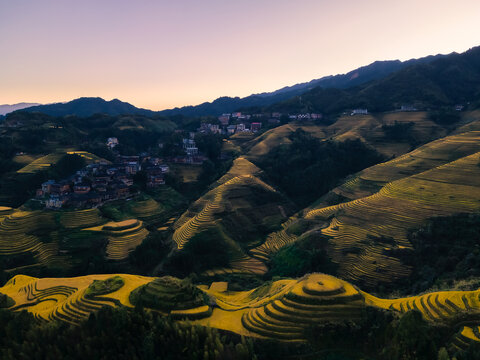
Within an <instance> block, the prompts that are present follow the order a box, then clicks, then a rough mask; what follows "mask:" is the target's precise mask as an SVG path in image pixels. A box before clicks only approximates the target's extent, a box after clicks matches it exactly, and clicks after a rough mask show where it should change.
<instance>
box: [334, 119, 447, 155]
mask: <svg viewBox="0 0 480 360" xmlns="http://www.w3.org/2000/svg"><path fill="white" fill-rule="evenodd" d="M395 122H397V123H400V124H407V123H413V126H412V137H414V138H415V139H417V141H419V142H420V143H422V142H427V141H429V140H432V139H435V138H438V137H440V136H445V135H446V131H445V130H444V129H443V128H442V127H440V126H438V125H437V124H435V123H434V122H432V121H431V120H430V119H429V118H428V114H427V113H425V112H395V113H386V114H375V115H356V116H342V117H340V118H339V119H338V120H337V121H336V122H335V123H334V124H332V125H330V126H328V127H327V128H326V129H325V133H326V134H327V136H329V137H332V138H333V139H334V140H338V141H344V140H346V139H361V140H362V141H363V142H365V143H366V144H369V145H370V146H372V147H374V148H375V149H376V150H377V151H378V152H380V153H382V154H384V155H386V156H387V157H390V156H400V155H401V154H405V153H407V152H408V151H409V150H410V148H411V145H410V144H409V143H408V142H406V141H398V140H395V141H394V140H391V139H388V137H386V135H385V132H384V130H383V126H384V125H387V126H388V125H393V124H394V123H395Z"/></svg>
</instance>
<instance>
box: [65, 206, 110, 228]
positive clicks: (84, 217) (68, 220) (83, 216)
mask: <svg viewBox="0 0 480 360" xmlns="http://www.w3.org/2000/svg"><path fill="white" fill-rule="evenodd" d="M59 214H60V215H59V216H60V224H61V225H63V226H64V227H65V228H67V229H75V228H83V227H86V226H93V225H97V224H101V223H102V222H104V221H105V220H103V219H102V217H101V214H100V211H99V210H98V209H86V210H76V211H64V212H61V213H59Z"/></svg>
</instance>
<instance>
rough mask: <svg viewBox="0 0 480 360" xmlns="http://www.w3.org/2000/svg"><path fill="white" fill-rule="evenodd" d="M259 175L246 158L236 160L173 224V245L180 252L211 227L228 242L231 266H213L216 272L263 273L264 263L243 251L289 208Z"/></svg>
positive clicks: (259, 171) (273, 224) (283, 199)
mask: <svg viewBox="0 0 480 360" xmlns="http://www.w3.org/2000/svg"><path fill="white" fill-rule="evenodd" d="M261 176H262V171H261V170H260V169H259V168H258V167H256V166H255V165H254V164H252V163H251V162H250V161H248V160H246V159H245V158H243V157H240V158H238V159H236V160H235V161H234V164H233V166H232V168H231V169H230V171H229V172H228V173H227V174H225V175H224V176H223V177H222V178H220V179H219V180H218V181H217V182H215V183H214V184H213V185H212V188H211V190H210V191H209V192H207V193H206V194H205V195H204V196H202V197H201V198H200V199H198V200H197V201H195V202H194V203H193V204H192V205H191V206H190V207H189V209H188V210H187V211H186V212H185V213H184V214H182V216H181V217H180V218H179V219H178V220H177V221H176V222H175V223H174V225H173V229H174V233H173V237H172V238H173V241H174V243H175V246H176V248H177V249H178V250H180V251H182V249H184V248H185V246H186V245H187V244H188V243H189V242H190V241H192V239H194V238H195V237H196V236H199V235H200V234H201V233H202V232H203V231H206V230H208V229H212V228H215V229H217V232H216V234H217V235H216V241H217V240H218V241H220V242H224V243H226V244H228V247H229V249H230V253H231V262H230V267H231V269H230V268H227V269H216V270H215V272H216V273H224V272H232V271H233V270H235V271H241V272H242V271H243V272H247V273H249V272H253V273H263V272H265V271H266V268H265V266H264V265H263V264H262V263H261V262H259V261H258V260H254V259H251V258H250V257H248V256H247V255H246V254H245V250H246V249H247V248H249V247H252V245H253V246H254V245H255V244H258V242H259V241H261V240H260V239H261V235H260V234H262V233H264V232H265V229H268V228H275V227H276V226H278V225H279V224H280V223H281V222H282V221H284V220H285V219H286V217H287V216H288V214H289V213H291V212H292V208H291V204H290V203H289V202H288V201H287V200H286V199H285V198H284V197H283V196H282V195H281V194H280V193H278V192H277V191H276V190H275V189H274V188H272V187H271V186H270V185H268V184H267V183H265V182H264V181H263V180H262V179H261ZM217 237H218V239H217ZM232 269H233V270H232ZM210 274H212V273H210Z"/></svg>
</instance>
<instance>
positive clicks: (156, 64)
mask: <svg viewBox="0 0 480 360" xmlns="http://www.w3.org/2000/svg"><path fill="white" fill-rule="evenodd" d="M478 14H480V1H478V0H456V1H451V0H402V1H399V0H362V1H359V0H135V1H133V0H82V1H78V0H0V104H13V103H18V102H39V103H52V102H59V101H68V100H72V99H75V98H78V97H81V96H100V97H102V98H104V99H106V100H111V99H113V98H118V99H120V100H122V101H127V102H130V103H132V104H133V105H135V106H138V107H143V108H149V109H152V110H162V109H166V108H172V107H176V106H184V105H196V104H199V103H202V102H205V101H212V100H214V99H216V98H218V97H220V96H248V95H250V94H252V93H259V92H265V91H274V90H277V89H279V88H282V87H284V86H289V85H293V84H296V83H300V82H306V81H310V80H312V79H317V78H320V77H322V76H326V75H334V74H341V73H346V72H348V71H350V70H353V69H355V68H357V67H360V66H363V65H367V64H369V63H371V62H373V61H375V60H391V59H400V60H407V59H410V58H418V57H422V56H426V55H431V54H438V53H443V54H446V53H451V52H453V51H456V52H463V51H466V50H468V49H469V48H471V47H474V46H477V45H480V26H479V25H478Z"/></svg>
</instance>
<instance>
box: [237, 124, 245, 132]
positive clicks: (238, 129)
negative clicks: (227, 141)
mask: <svg viewBox="0 0 480 360" xmlns="http://www.w3.org/2000/svg"><path fill="white" fill-rule="evenodd" d="M237 131H245V124H237Z"/></svg>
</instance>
